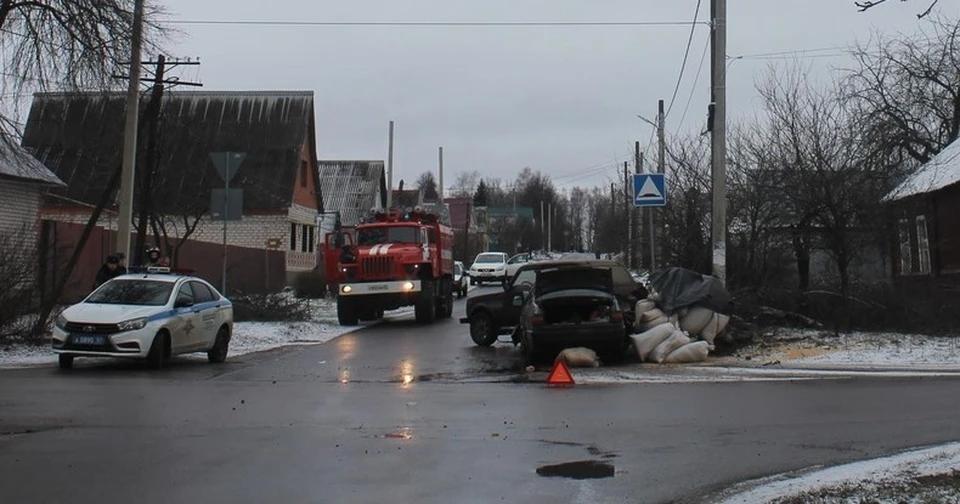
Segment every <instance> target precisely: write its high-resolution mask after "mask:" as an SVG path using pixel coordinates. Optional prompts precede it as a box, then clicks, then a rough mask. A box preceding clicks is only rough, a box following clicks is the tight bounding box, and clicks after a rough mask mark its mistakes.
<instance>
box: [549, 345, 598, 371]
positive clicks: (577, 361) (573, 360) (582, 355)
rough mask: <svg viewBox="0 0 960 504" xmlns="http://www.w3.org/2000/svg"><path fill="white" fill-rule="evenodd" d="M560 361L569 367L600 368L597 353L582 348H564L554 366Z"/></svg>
mask: <svg viewBox="0 0 960 504" xmlns="http://www.w3.org/2000/svg"><path fill="white" fill-rule="evenodd" d="M560 361H563V363H564V364H566V365H567V366H569V367H600V357H599V356H598V355H597V352H594V351H593V350H591V349H589V348H584V347H576V348H565V349H564V350H563V351H562V352H560V354H559V355H557V358H556V359H555V360H554V361H553V362H554V364H556V363H557V362H560Z"/></svg>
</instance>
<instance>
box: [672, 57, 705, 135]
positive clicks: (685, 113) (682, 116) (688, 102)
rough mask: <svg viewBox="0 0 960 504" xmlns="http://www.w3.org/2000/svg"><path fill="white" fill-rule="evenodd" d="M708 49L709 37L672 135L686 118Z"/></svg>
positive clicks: (678, 129)
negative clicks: (681, 113)
mask: <svg viewBox="0 0 960 504" xmlns="http://www.w3.org/2000/svg"><path fill="white" fill-rule="evenodd" d="M709 49H710V39H709V38H708V39H707V42H706V43H705V44H703V54H701V55H700V66H698V67H697V76H696V77H694V78H693V86H691V87H690V96H688V97H687V104H686V105H684V106H683V115H681V116H680V121H679V122H677V129H676V130H675V131H674V133H673V134H674V135H676V134H677V132H679V131H680V128H681V127H682V126H683V120H684V119H686V118H687V112H688V111H689V110H690V103H691V102H693V95H694V94H696V92H697V84H699V83H700V74H702V73H703V63H704V62H705V61H706V59H707V52H709Z"/></svg>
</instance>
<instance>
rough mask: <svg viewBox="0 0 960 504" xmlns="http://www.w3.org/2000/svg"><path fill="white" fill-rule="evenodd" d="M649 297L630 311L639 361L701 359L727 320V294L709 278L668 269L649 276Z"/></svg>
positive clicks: (701, 360) (673, 362)
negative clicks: (632, 315)
mask: <svg viewBox="0 0 960 504" xmlns="http://www.w3.org/2000/svg"><path fill="white" fill-rule="evenodd" d="M646 287H647V289H648V291H649V292H650V295H649V296H648V297H647V299H643V300H641V301H639V302H637V304H636V307H635V310H634V320H635V322H634V333H640V334H639V335H636V336H633V338H632V339H633V346H634V349H635V350H636V351H637V356H638V357H639V358H640V361H641V362H656V363H658V364H662V363H667V364H681V363H683V364H687V363H695V362H703V361H705V360H706V359H707V357H708V356H709V353H710V350H713V348H714V341H715V340H716V338H717V336H718V335H720V334H721V333H722V332H723V331H724V329H726V328H727V325H728V324H729V322H730V316H729V315H727V314H724V313H722V311H723V310H725V309H726V308H727V305H728V304H729V302H730V295H729V293H727V291H726V289H725V288H724V287H723V285H722V284H720V283H719V281H718V280H717V279H716V278H714V277H709V276H706V275H701V274H700V273H697V272H694V271H690V270H685V269H683V268H667V269H666V270H663V271H660V272H657V273H655V274H653V275H651V276H650V278H649V285H647V286H646Z"/></svg>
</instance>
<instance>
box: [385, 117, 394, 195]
mask: <svg viewBox="0 0 960 504" xmlns="http://www.w3.org/2000/svg"><path fill="white" fill-rule="evenodd" d="M391 208H393V121H390V140H389V146H388V147H387V208H386V210H387V212H389V211H390V209H391Z"/></svg>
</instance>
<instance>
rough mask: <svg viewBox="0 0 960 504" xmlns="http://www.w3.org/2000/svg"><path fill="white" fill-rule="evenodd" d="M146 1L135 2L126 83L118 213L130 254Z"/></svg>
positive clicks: (120, 244) (122, 248) (120, 235)
mask: <svg viewBox="0 0 960 504" xmlns="http://www.w3.org/2000/svg"><path fill="white" fill-rule="evenodd" d="M143 1H144V0H136V1H135V2H134V4H133V29H132V38H133V40H131V41H130V82H129V85H128V86H127V116H126V124H125V126H124V132H123V166H122V168H121V170H120V195H119V196H120V213H119V215H118V216H117V250H118V251H119V252H122V253H123V254H124V255H125V256H126V257H130V228H131V227H132V225H133V222H132V221H133V178H134V175H135V172H136V163H137V122H138V120H139V118H140V46H141V45H142V43H143Z"/></svg>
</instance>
